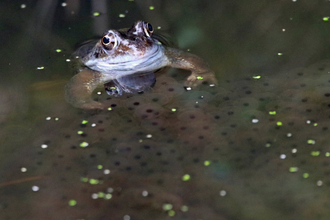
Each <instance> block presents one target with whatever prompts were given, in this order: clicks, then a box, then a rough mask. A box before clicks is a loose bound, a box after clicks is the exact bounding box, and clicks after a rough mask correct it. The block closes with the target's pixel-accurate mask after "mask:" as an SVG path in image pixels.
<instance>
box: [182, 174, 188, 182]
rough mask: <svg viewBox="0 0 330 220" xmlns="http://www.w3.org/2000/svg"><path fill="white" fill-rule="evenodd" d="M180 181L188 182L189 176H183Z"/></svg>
mask: <svg viewBox="0 0 330 220" xmlns="http://www.w3.org/2000/svg"><path fill="white" fill-rule="evenodd" d="M182 180H183V181H188V180H190V175H189V174H185V175H183V177H182Z"/></svg>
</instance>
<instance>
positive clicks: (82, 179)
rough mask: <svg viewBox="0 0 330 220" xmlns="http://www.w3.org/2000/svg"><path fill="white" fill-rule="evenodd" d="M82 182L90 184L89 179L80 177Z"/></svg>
mask: <svg viewBox="0 0 330 220" xmlns="http://www.w3.org/2000/svg"><path fill="white" fill-rule="evenodd" d="M80 181H81V182H84V183H87V182H88V178H87V177H80Z"/></svg>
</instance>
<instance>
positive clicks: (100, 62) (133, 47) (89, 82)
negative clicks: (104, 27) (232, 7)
mask: <svg viewBox="0 0 330 220" xmlns="http://www.w3.org/2000/svg"><path fill="white" fill-rule="evenodd" d="M152 33H153V28H152V26H151V25H150V24H149V23H147V22H144V21H138V22H136V23H135V24H134V25H133V26H132V27H131V28H129V29H122V30H118V31H117V30H109V31H107V32H106V33H105V34H104V35H103V37H102V38H101V39H100V40H98V41H97V43H96V44H95V45H94V46H92V47H89V48H87V49H86V47H85V48H80V49H78V51H77V53H76V54H78V56H79V59H80V62H81V63H82V64H83V65H84V67H85V68H84V69H82V70H81V71H80V72H79V73H78V74H76V75H75V76H74V77H72V78H71V80H70V81H69V83H68V84H67V85H66V88H65V96H66V100H67V101H68V102H69V103H70V104H72V105H73V106H75V107H77V108H83V109H103V108H106V106H105V105H104V104H103V103H100V102H96V101H94V100H92V98H91V94H92V92H93V90H94V89H95V88H96V87H98V86H100V85H104V84H106V83H108V82H110V81H113V80H116V79H120V78H121V77H127V76H130V75H133V74H134V75H135V74H145V73H151V72H154V71H156V70H158V69H161V68H164V67H173V68H179V69H185V70H188V71H191V74H190V76H189V77H188V78H187V80H186V83H185V84H186V85H187V86H191V87H194V86H197V85H198V84H200V83H202V81H203V80H204V81H208V82H210V83H213V84H216V83H217V81H216V79H215V76H214V73H213V71H211V70H210V68H209V66H208V64H207V63H206V62H205V61H204V60H202V59H201V58H199V57H198V56H195V55H193V54H190V53H187V52H184V51H181V50H179V49H175V48H171V47H166V46H164V45H163V44H162V43H161V42H160V41H159V40H157V39H156V38H155V37H153V34H152ZM198 78H203V80H200V79H198Z"/></svg>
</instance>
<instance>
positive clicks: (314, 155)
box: [311, 151, 320, 157]
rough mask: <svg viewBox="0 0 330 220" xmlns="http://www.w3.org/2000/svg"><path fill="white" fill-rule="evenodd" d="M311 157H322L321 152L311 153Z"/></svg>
mask: <svg viewBox="0 0 330 220" xmlns="http://www.w3.org/2000/svg"><path fill="white" fill-rule="evenodd" d="M311 155H312V156H313V157H317V156H319V155H320V151H312V152H311Z"/></svg>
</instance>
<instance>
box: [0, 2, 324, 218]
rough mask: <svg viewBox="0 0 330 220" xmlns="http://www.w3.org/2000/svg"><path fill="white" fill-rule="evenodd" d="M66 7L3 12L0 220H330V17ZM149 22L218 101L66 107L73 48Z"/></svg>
mask: <svg viewBox="0 0 330 220" xmlns="http://www.w3.org/2000/svg"><path fill="white" fill-rule="evenodd" d="M62 3H63V2H58V1H28V2H9V1H8V2H3V3H0V5H1V7H0V10H1V13H0V14H1V16H0V19H1V21H0V22H1V24H2V25H1V28H2V32H1V39H2V42H1V45H2V47H0V48H1V49H0V50H1V53H2V55H3V56H2V59H1V62H2V65H1V72H0V74H1V82H0V91H1V93H0V101H1V105H0V123H1V130H0V143H1V145H0V170H1V172H0V198H1V200H0V219H5V220H7V219H12V220H16V219H86V220H87V219H93V220H94V219H96V220H99V219H118V220H119V219H123V220H129V219H131V220H134V219H138V220H139V219H143V220H144V219H189V220H190V219H194V220H206V219H211V220H213V219H214V220H219V219H224V220H234V219H242V220H249V219H254V220H255V219H270V220H272V219H328V216H329V214H330V212H329V206H330V203H329V196H330V190H329V186H330V181H329V172H330V166H329V165H330V161H329V160H330V148H329V126H330V118H329V117H330V107H329V106H330V53H329V51H330V50H329V49H330V48H329V45H330V40H329V37H328V36H329V32H330V26H329V25H330V23H329V21H327V19H328V16H330V15H329V11H330V10H329V6H330V2H328V1H313V2H311V1H299V0H297V1H261V0H258V1H252V2H251V1H236V2H232V1H231V2H220V1H216V2H215V1H182V2H181V1H152V2H144V1H143V2H142V1H126V0H125V1H124V0H117V1H111V2H110V1H100V0H99V1H91V2H88V1H66V5H62ZM22 4H25V6H24V5H22ZM150 6H154V8H153V9H152V8H151V9H152V10H151V9H150ZM94 12H100V15H99V16H94V15H93V13H94ZM138 19H144V20H147V21H149V22H150V23H152V24H153V26H154V27H158V26H160V27H161V29H160V31H164V32H167V33H169V34H170V35H171V36H172V37H173V39H174V40H176V41H177V43H178V45H179V47H181V48H183V49H190V51H192V52H193V53H195V54H198V55H199V56H201V57H203V58H205V59H207V60H208V62H209V63H210V65H211V66H212V69H214V71H215V72H216V73H217V78H218V80H219V85H218V86H217V87H209V86H208V85H202V86H201V87H199V88H198V89H193V90H191V91H186V90H185V89H184V87H183V81H184V78H185V77H186V76H187V75H188V74H189V73H188V72H187V73H186V72H184V71H180V70H175V69H170V70H169V71H168V72H167V73H164V74H158V75H157V83H156V85H155V88H154V89H153V91H152V92H149V93H145V94H140V95H138V94H137V95H125V96H122V97H110V96H107V95H106V94H105V92H104V91H102V89H100V90H99V91H101V92H102V95H98V94H97V91H96V92H95V94H94V98H95V99H97V100H100V101H102V102H105V103H107V104H108V106H109V107H110V108H111V109H109V110H107V111H103V112H86V111H83V110H79V109H75V108H73V107H71V106H70V105H69V104H67V103H66V102H65V100H64V90H63V88H64V86H65V84H66V83H67V82H68V80H69V79H70V78H71V77H72V75H73V74H74V69H73V68H72V65H71V62H70V60H68V59H71V57H70V56H71V53H72V52H73V50H74V45H75V44H76V43H78V42H80V41H83V40H86V39H88V38H91V37H93V36H95V35H99V34H102V32H103V31H104V30H106V29H108V28H122V27H128V26H130V25H131V24H132V23H133V22H134V21H136V20H138ZM57 49H60V50H61V51H60V52H57V51H56V50H57Z"/></svg>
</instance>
